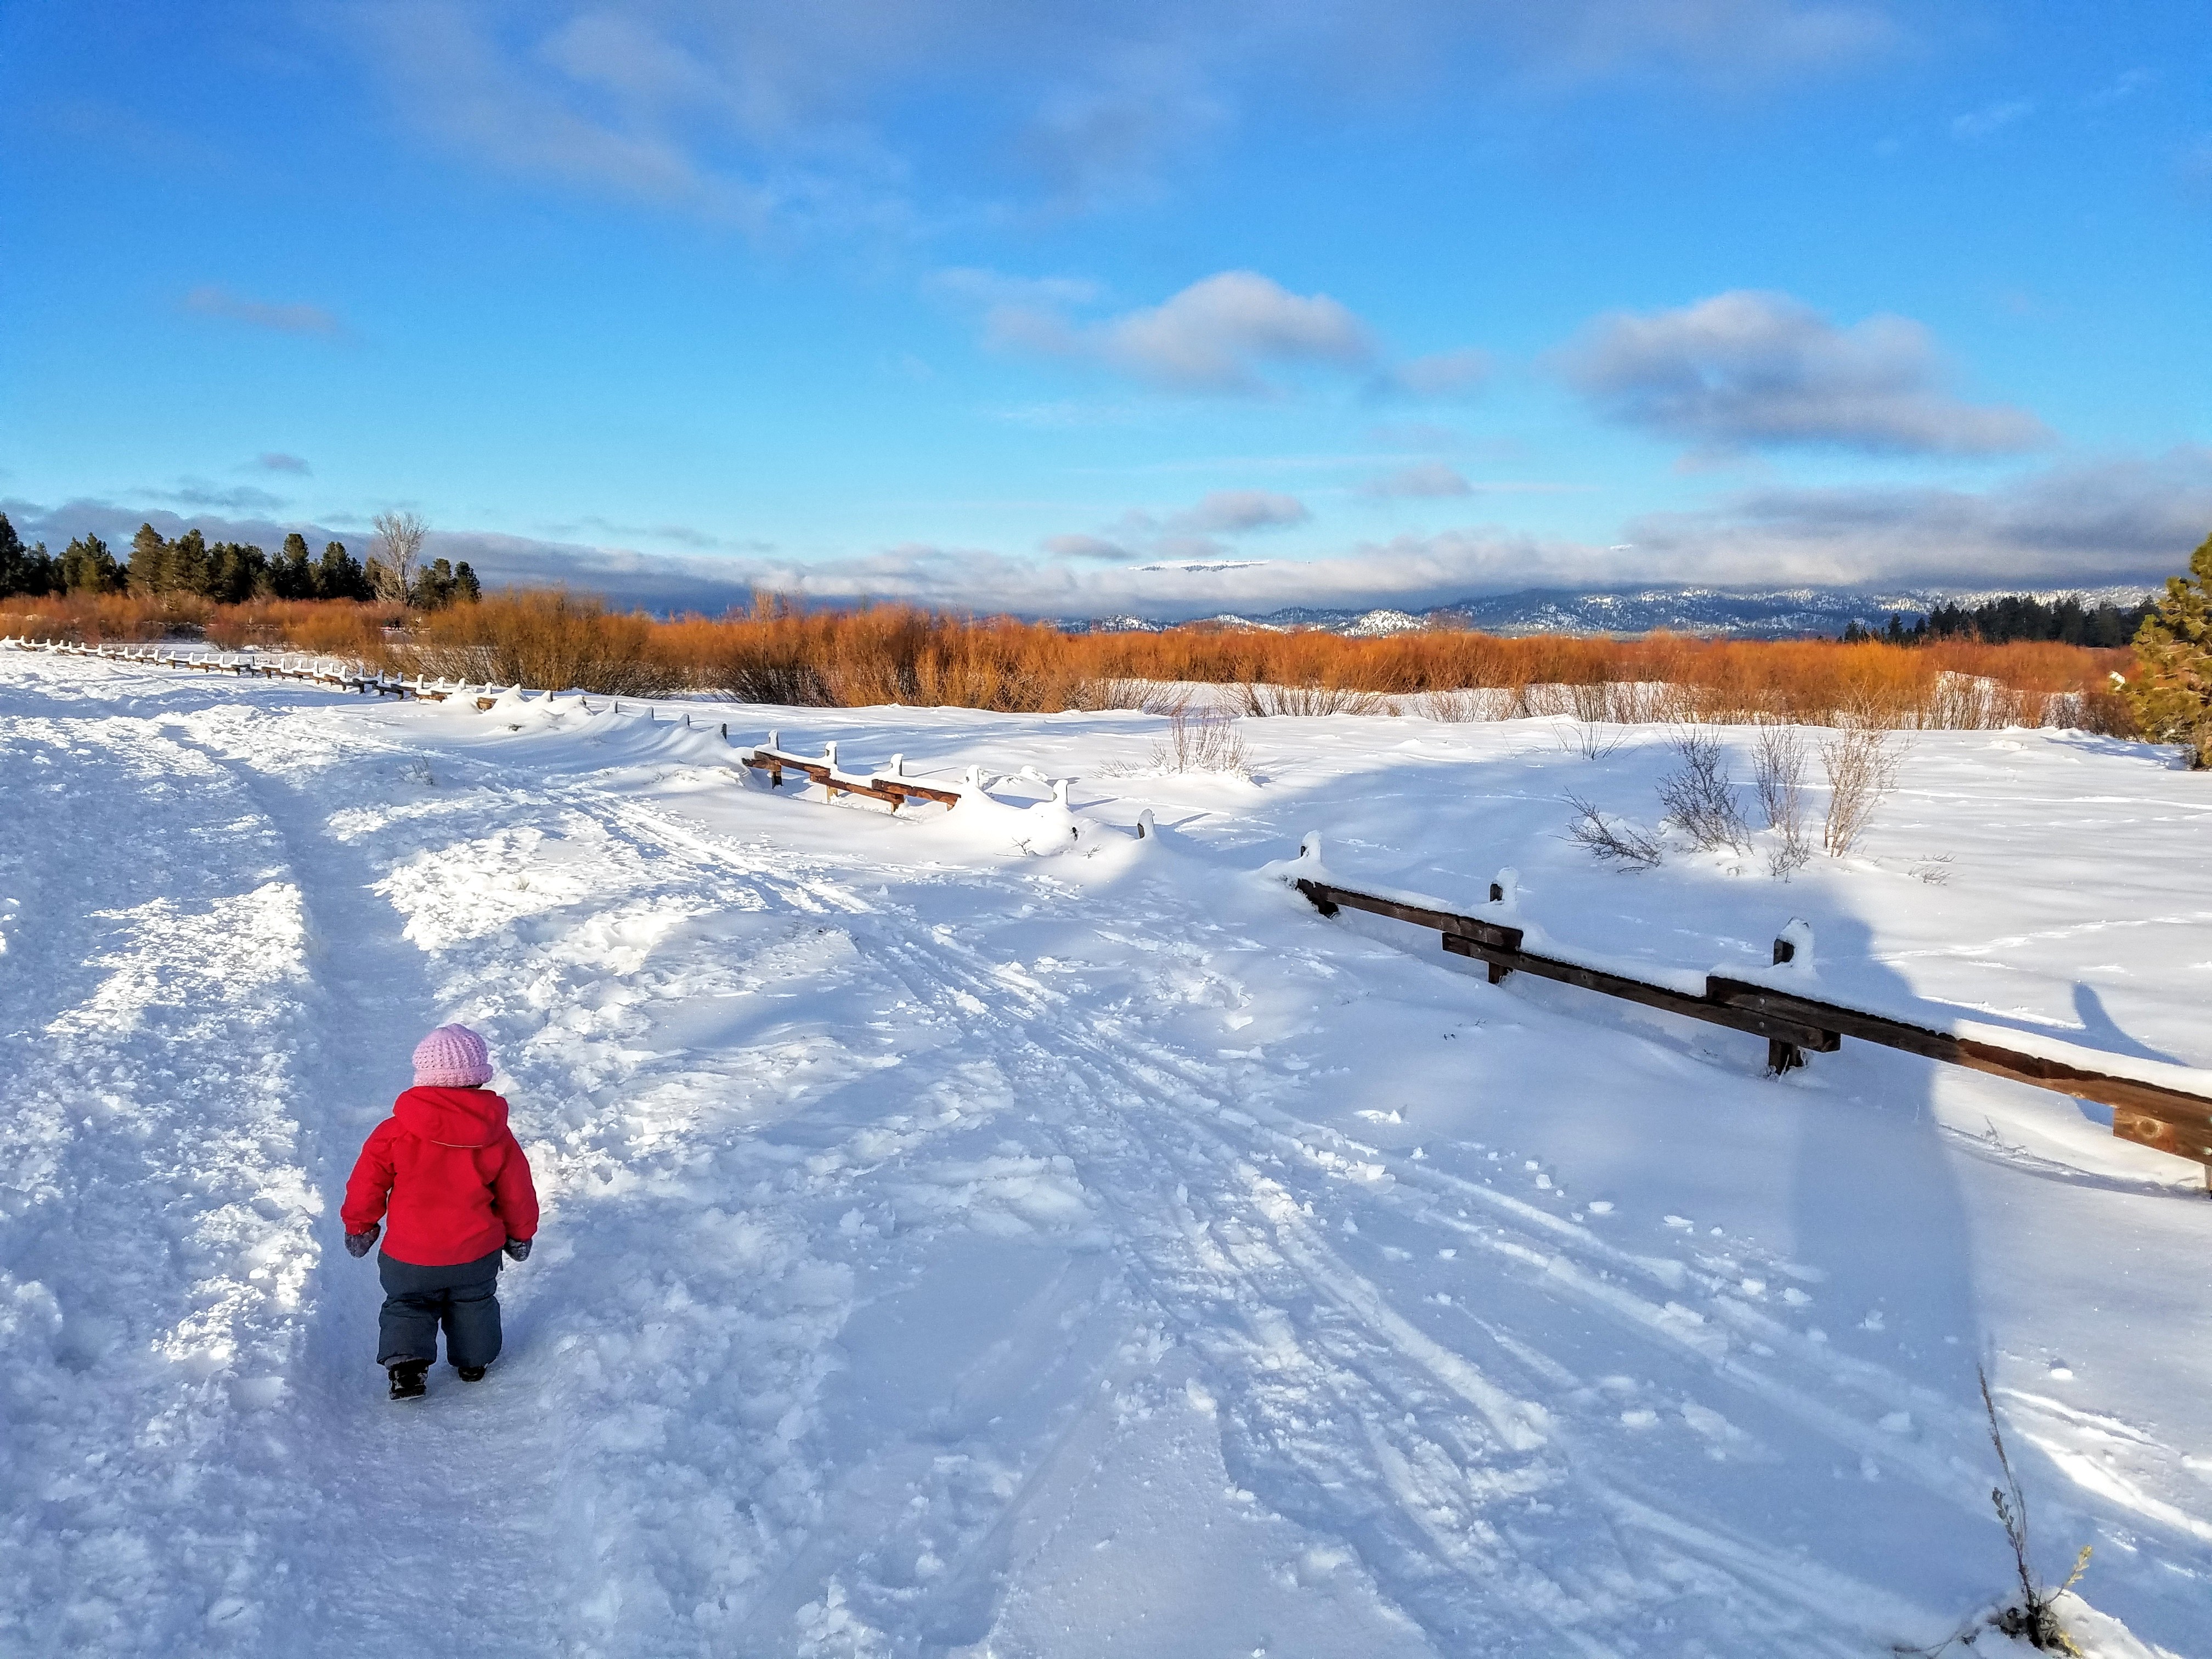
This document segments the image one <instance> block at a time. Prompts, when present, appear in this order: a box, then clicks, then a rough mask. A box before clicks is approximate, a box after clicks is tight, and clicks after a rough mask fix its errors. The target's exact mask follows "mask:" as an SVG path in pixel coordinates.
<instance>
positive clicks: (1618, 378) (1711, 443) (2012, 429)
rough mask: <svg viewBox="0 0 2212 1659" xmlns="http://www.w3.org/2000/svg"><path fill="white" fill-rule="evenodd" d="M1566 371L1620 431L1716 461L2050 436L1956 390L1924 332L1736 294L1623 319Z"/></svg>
mask: <svg viewBox="0 0 2212 1659" xmlns="http://www.w3.org/2000/svg"><path fill="white" fill-rule="evenodd" d="M1560 366H1561V368H1563V369H1564V371H1565V374H1566V377H1567V379H1568V380H1569V381H1570V382H1571V383H1572V384H1573V385H1574V386H1576V387H1577V388H1578V389H1579V390H1580V391H1581V392H1583V394H1584V395H1585V396H1586V397H1587V398H1589V400H1590V402H1591V404H1593V405H1595V407H1596V409H1597V410H1599V411H1600V412H1601V413H1602V414H1604V415H1605V416H1607V417H1608V418H1610V419H1613V420H1615V421H1619V422H1622V423H1623V424H1625V425H1628V426H1636V427H1641V428H1644V429H1645V430H1647V431H1650V432H1656V433H1657V434H1659V435H1662V436H1664V437H1668V438H1676V439H1680V440H1682V441H1686V442H1689V443H1692V444H1695V445H1698V446H1700V447H1704V448H1706V449H1708V450H1718V451H1723V452H1726V451H1732V450H1737V449H1742V448H1751V447H1765V446H1770V445H1826V446H1830V447H1838V448H1844V449H1857V450H1864V451H1869V452H1873V453H1923V454H1955V455H1988V454H2002V453H2011V452H2015V451H2018V450H2022V449H2027V448H2031V447H2034V446H2036V445H2038V444H2040V443H2043V442H2045V441H2048V440H2049V439H2050V437H2051V433H2050V431H2049V429H2048V428H2045V426H2044V424H2043V422H2040V421H2039V420H2037V419H2036V418H2035V416H2033V415H2031V414H2029V413H2028V412H2027V410H2022V409H2015V408H2010V407H2008V406H2006V405H2003V404H1968V403H1965V402H1962V401H1960V399H1958V398H1954V397H1953V396H1951V395H1950V394H1949V393H1948V392H1946V391H1944V390H1943V389H1942V379H1943V376H1942V360H1941V358H1940V357H1939V356H1938V354H1937V352H1936V344H1935V341H1934V340H1933V338H1932V337H1930V336H1929V332H1928V331H1927V330H1926V329H1925V328H1923V327H1922V326H1921V325H1919V324H1918V323H1916V322H1912V321H1911V320H1910V319H1906V318H1903V317H1889V316H1877V317H1869V319H1866V320H1865V321H1864V322H1862V323H1857V324H1854V325H1851V326H1850V327H1849V328H1838V327H1837V326H1836V325H1834V324H1833V323H1832V322H1830V321H1829V320H1828V319H1826V318H1825V317H1823V316H1821V315H1820V313H1818V312H1816V311H1814V309H1813V308H1812V307H1809V306H1808V305H1806V304H1804V303H1803V302H1802V301H1798V300H1795V299H1792V298H1791V297H1790V295H1786V294H1765V293H1756V292H1750V291H1746V290H1737V291H1735V292H1732V293H1728V294H1719V295H1714V296H1713V297H1712V298H1711V299H1709V300H1701V301H1698V302H1697V303H1696V304H1695V305H1691V306H1686V307H1682V308H1681V309H1680V310H1678V311H1666V312H1660V313H1655V314H1650V315H1643V316H1638V315H1632V314H1630V313H1613V314H1612V315H1609V316H1606V317H1602V318H1600V319H1598V320H1597V321H1596V322H1595V323H1594V324H1593V325H1591V326H1590V327H1589V329H1588V330H1586V331H1584V333H1583V336H1582V337H1581V338H1580V339H1579V340H1578V341H1577V342H1576V343H1575V344H1573V345H1572V346H1571V347H1570V348H1569V349H1567V350H1566V351H1565V353H1563V354H1562V355H1561V358H1560Z"/></svg>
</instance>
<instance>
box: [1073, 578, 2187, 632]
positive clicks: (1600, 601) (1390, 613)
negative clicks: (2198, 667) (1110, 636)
mask: <svg viewBox="0 0 2212 1659" xmlns="http://www.w3.org/2000/svg"><path fill="white" fill-rule="evenodd" d="M2148 591H2149V590H2148V588H2147V587H2144V586H2135V585H2132V584H2130V585H2127V586H2113V587H2092V588H2049V589H2039V590H2034V591H2033V592H2032V593H2030V594H2029V597H2033V598H2034V599H2041V600H2044V601H2045V602H2046V603H2047V602H2050V601H2051V600H2055V599H2063V598H2066V597H2068V596H2069V595H2070V596H2071V597H2073V598H2075V599H2080V600H2081V601H2082V602H2083V603H2084V604H2087V605H2100V604H2106V603H2111V604H2113V605H2133V604H2135V603H2136V601H2138V600H2139V599H2142V597H2143V595H2144V593H2145V592H2148ZM2008 592H2022V590H2020V589H2014V588H1988V589H1976V590H1966V589H1957V588H1900V589H1894V590H1887V591H1884V590H1877V589H1872V588H1863V587H1788V588H1769V589H1759V590H1746V589H1729V588H1717V587H1638V588H1625V589H1617V590H1600V589H1580V588H1546V587H1532V588H1524V589H1522V591H1521V592H1516V593H1490V594H1484V595H1482V596H1480V597H1479V598H1470V599H1459V600H1455V601H1454V602H1452V603H1450V604H1449V605H1437V606H1435V607H1434V608H1432V609H1431V610H1429V611H1423V612H1419V613H1415V612H1413V611H1395V610H1387V609H1378V610H1372V611H1352V610H1331V609H1326V608H1321V607H1316V606H1310V605H1291V606H1286V607H1285V608H1284V609H1282V610H1279V611H1267V612H1264V613H1261V614H1259V615H1255V616H1244V615H1242V614H1239V613H1237V612H1225V613H1223V614H1222V615H1219V616H1215V617H1205V618H1203V619H1202V620H1203V621H1204V622H1206V623H1211V624H1213V625H1215V626H1217V627H1224V628H1252V629H1267V630H1268V631H1271V632H1272V631H1279V630H1287V629H1299V628H1311V629H1322V630H1324V631H1326V632H1328V633H1331V634H1343V635H1350V636H1352V637H1355V638H1357V637H1362V636H1370V635H1383V634H1395V633H1402V632H1405V631H1407V630H1408V629H1419V628H1425V627H1429V626H1431V625H1434V624H1438V623H1441V624H1443V625H1446V626H1455V627H1462V628H1474V629H1481V630H1483V631H1484V632H1486V633H1492V634H1647V633H1650V632H1653V631H1654V630H1656V629H1671V630H1673V631H1675V632H1678V633H1684V634H1700V635H1723V636H1728V637H1733V638H1739V639H1787V638H1790V637H1792V636H1796V635H1834V634H1840V633H1842V632H1843V630H1844V627H1845V626H1846V625H1847V624H1849V623H1854V622H1858V623H1869V624H1872V625H1875V626H1877V627H1879V626H1881V625H1882V624H1884V623H1887V621H1888V620H1889V618H1890V617H1892V616H1901V617H1907V618H1911V617H1917V616H1921V615H1924V614H1925V613H1926V612H1928V611H1930V610H1933V609H1934V608H1935V607H1936V605H1942V604H1945V603H1948V602H1954V601H1955V602H1958V603H1961V604H1965V605H1975V604H1978V603H1980V602H1981V601H1983V600H1985V599H1996V598H1998V597H2000V596H2001V595H2002V594H2004V593H2008ZM1168 625H1169V624H1168V623H1164V622H1161V621H1158V620H1156V619H1148V618H1145V617H1133V616H1118V617H1101V618H1097V619H1094V620H1087V621H1079V622H1078V621H1066V622H1062V623H1060V626H1061V627H1063V628H1066V629H1068V630H1069V631H1070V632H1073V633H1104V632H1121V633H1127V632H1136V631H1150V630H1152V629H1158V628H1161V627H1164V626H1168Z"/></svg>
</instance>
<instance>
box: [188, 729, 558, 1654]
mask: <svg viewBox="0 0 2212 1659" xmlns="http://www.w3.org/2000/svg"><path fill="white" fill-rule="evenodd" d="M226 712H229V711H226ZM238 712H243V711H238ZM257 713H258V711H257ZM195 724H196V725H197V726H199V727H200V733H199V735H197V739H196V741H195V747H196V749H197V751H198V752H199V753H200V754H201V755H203V756H204V757H206V759H207V760H208V762H209V763H210V764H212V765H215V766H217V767H219V768H221V769H222V770H223V772H224V773H225V774H226V775H227V776H228V778H229V779H230V780H231V781H232V782H233V784H234V787H236V788H237V789H238V790H239V791H240V793H243V794H244V795H246V797H248V798H249V799H252V801H253V802H254V804H255V805H256V808H257V809H258V811H259V813H260V815H261V817H262V818H263V820H264V822H265V823H268V824H269V825H270V827H271V828H272V829H273V830H274V831H275V833H276V835H278V836H281V837H282V839H283V846H284V848H285V850H286V854H287V857H288V860H289V866H290V867H291V868H292V870H293V871H294V872H295V876H296V879H297V881H298V883H299V885H300V888H301V890H302V891H303V892H304V893H305V894H307V895H308V896H307V898H306V899H305V913H306V921H307V928H308V931H309V935H310V945H309V949H308V950H307V953H306V964H307V968H308V969H309V972H310V973H311V975H312V976H313V985H312V988H311V989H310V991H309V998H310V1001H311V1006H312V1009H313V1028H314V1036H313V1040H312V1041H311V1042H309V1043H308V1044H307V1053H306V1055H305V1057H304V1059H303V1062H302V1064H301V1067H300V1075H299V1079H298V1082H297V1085H296V1087H297V1089H298V1091H299V1112H300V1117H301V1124H302V1130H303V1133H302V1139H303V1141H304V1143H305V1145H306V1146H307V1149H308V1154H309V1156H308V1164H309V1170H310V1178H311V1180H312V1182H313V1186H314V1187H315V1188H316V1189H317V1190H318V1191H319V1192H320V1193H322V1194H325V1195H326V1196H327V1199H328V1200H329V1201H328V1204H327V1207H326V1210H325V1214H324V1216H323V1218H322V1221H321V1224H320V1225H319V1228H318V1229H317V1231H318V1233H319V1242H320V1244H321V1249H320V1252H319V1260H318V1261H317V1263H316V1267H315V1271H314V1273H313V1279H312V1281H311V1284H310V1286H309V1295H308V1304H309V1305H310V1306H311V1307H312V1309H313V1314H314V1317H313V1325H312V1328H311V1332H310V1334H309V1338H308V1340H307V1345H306V1352H305V1353H304V1355H303V1363H302V1365H301V1370H300V1373H299V1375H298V1378H297V1384H296V1388H297V1394H298V1397H299V1402H300V1404H299V1411H300V1413H301V1415H302V1416H303V1417H304V1418H305V1419H307V1423H308V1424H309V1425H311V1426H310V1427H309V1428H308V1429H307V1432H306V1433H305V1434H304V1436H303V1444H302V1455H303V1462H304V1464H305V1468H303V1469H302V1471H301V1474H302V1480H301V1489H302V1491H303V1492H307V1493H310V1494H312V1499H311V1504H310V1506H309V1510H308V1513H307V1515H305V1516H303V1517H302V1522H301V1527H300V1528H299V1530H298V1532H297V1533H296V1534H295V1535H294V1536H293V1537H292V1538H291V1539H290V1540H289V1542H288V1547H287V1548H286V1549H285V1550H284V1551H283V1556H284V1557H285V1558H286V1559H287V1565H289V1567H290V1568H291V1569H292V1574H293V1577H294V1582H295V1583H296V1584H297V1586H298V1592H297V1595H296V1598H295V1601H293V1603H292V1605H290V1606H289V1607H286V1608H285V1609H283V1614H282V1620H283V1623H284V1624H285V1625H287V1626H289V1627H290V1629H291V1631H292V1632H293V1633H294V1634H295V1638H296V1639H299V1640H302V1641H305V1642H307V1643H308V1644H310V1645H312V1646H314V1647H321V1646H324V1645H327V1644H346V1645H356V1644H369V1645H376V1644H386V1645H392V1646H404V1645H416V1644H423V1643H425V1642H428V1643H431V1644H441V1645H444V1646H446V1647H447V1648H448V1649H449V1650H453V1651H457V1652H464V1651H475V1652H485V1653H491V1652H505V1653H514V1654H527V1653H542V1652H550V1651H552V1650H553V1646H554V1636H553V1626H552V1623H551V1621H550V1618H549V1613H550V1607H549V1604H548V1602H547V1600H546V1598H545V1596H544V1593H543V1588H542V1585H541V1584H540V1583H538V1580H539V1579H540V1577H542V1571H543V1569H542V1565H541V1564H542V1563H543V1562H544V1560H545V1559H546V1558H547V1556H548V1555H549V1554H550V1538H549V1528H548V1523H547V1519H546V1517H547V1515H548V1512H549V1509H550V1503H549V1498H550V1483H551V1478H552V1472H553V1468H554V1465H555V1462H556V1454H555V1449H554V1447H553V1445H552V1443H551V1431H550V1425H549V1424H548V1423H546V1422H545V1420H544V1419H543V1418H542V1417H541V1416H540V1415H539V1414H538V1413H536V1412H535V1411H533V1410H532V1402H531V1401H529V1400H528V1399H527V1398H526V1397H525V1396H521V1395H519V1394H518V1393H517V1391H516V1390H514V1389H511V1388H506V1387H496V1388H495V1387H493V1386H491V1385H489V1384H487V1385H484V1387H483V1392H482V1394H481V1395H477V1394H470V1395H461V1394H459V1389H460V1387H461V1385H460V1384H459V1383H455V1382H453V1376H452V1373H451V1371H450V1370H447V1368H445V1367H444V1366H443V1365H442V1364H441V1367H440V1368H439V1382H440V1384H441V1388H440V1393H441V1398H439V1399H438V1400H437V1401H436V1402H435V1406H430V1405H429V1404H428V1402H426V1405H425V1407H424V1408H421V1409H414V1410H404V1411H403V1410H398V1409H395V1408H394V1407H393V1406H392V1403H391V1402H390V1401H387V1400H386V1399H385V1398H384V1389H383V1373H382V1372H381V1371H380V1370H378V1369H377V1366H376V1364H375V1358H376V1340H377V1337H376V1325H377V1309H378V1306H379V1304H380V1302H381V1300H382V1297H383V1291H382V1290H381V1288H380V1285H379V1284H378V1280H377V1274H376V1264H375V1258H374V1255H373V1254H372V1255H371V1256H370V1257H368V1259H365V1260H360V1261H356V1260H355V1259H354V1258H352V1257H351V1256H349V1255H347V1254H346V1253H345V1250H344V1249H343V1232H344V1228H343V1224H342V1223H341V1222H340V1221H339V1219H338V1215H337V1200H338V1198H339V1196H340V1195H341V1194H342V1193H343V1188H344V1183H345V1178H346V1176H347V1175H348V1173H349V1171H350V1170H351V1169H352V1167H353V1161H354V1158H355V1157H356V1154H357V1153H358V1152H359V1151H360V1147H361V1142H362V1139H364V1138H365V1137H366V1136H367V1134H368V1131H369V1130H370V1129H371V1128H372V1127H374V1125H375V1124H376V1122H377V1121H379V1120H380V1119H381V1118H382V1117H383V1116H384V1115H385V1114H386V1112H388V1111H389V1110H390V1109H391V1100H392V1095H393V1094H395V1093H396V1092H397V1091H398V1089H399V1088H403V1087H404V1086H405V1085H406V1082H407V1080H408V1055H409V1054H410V1051H411V1050H412V1048H413V1047H414V1045H415V1043H416V1041H418V1040H419V1039H420V1037H421V1036H422V1033H423V1032H424V1031H426V1030H429V1029H430V1027H431V1026H432V1025H435V1024H438V1023H439V1019H440V1012H439V1010H438V1006H437V1004H436V1002H435V1000H434V999H433V997H431V996H430V995H429V994H428V990H427V987H424V985H423V984H422V978H423V975H422V952H421V951H419V950H417V949H416V947H415V946H414V945H411V944H409V943H408V942H407V941H406V940H405V939H404V938H402V937H401V933H400V929H399V926H398V923H399V917H398V915H397V913H396V912H395V911H394V910H393V908H392V906H391V905H390V904H389V903H387V902H385V901H384V900H383V899H382V898H380V896H377V895H376V893H375V892H374V890H373V888H372V884H371V881H370V880H369V877H370V876H371V874H372V872H371V871H370V870H368V868H366V867H364V861H363V860H361V858H360V857H359V855H358V854H357V853H356V852H355V851H354V850H353V849H352V848H349V847H347V846H346V845H345V844H344V843H343V841H341V840H339V839H338V838H337V837H335V836H333V835H332V834H331V829H330V819H331V812H330V811H327V810H326V808H325V803H322V802H319V801H317V800H316V799H314V798H313V794H312V793H311V792H310V790H309V789H308V788H307V787H302V786H301V784H299V783H298V782H295V781H294V779H293V777H292V775H290V774H291V773H292V772H293V771H294V770H295V768H294V767H283V768H282V769H264V766H266V765H267V764H268V763H270V762H271V761H277V762H279V763H281V762H283V761H284V760H290V761H293V762H295V763H296V762H298V761H299V760H300V759H301V757H300V756H299V755H298V754H297V753H296V752H295V753H290V754H288V753H287V752H286V750H285V748H284V747H283V746H281V745H272V744H270V743H268V742H267V741H266V737H265V726H266V724H267V721H266V717H262V718H261V719H258V720H254V721H253V723H252V726H249V727H246V728H244V729H240V725H239V723H238V722H237V721H235V720H219V721H216V722H214V723H213V724H215V726H216V730H215V732H211V733H210V732H207V731H206V727H207V726H208V725H209V724H210V722H205V721H203V722H196V723H195ZM226 728H228V729H226ZM217 744H222V746H221V747H217V746H216V745H217ZM371 752H372V755H374V753H375V751H374V750H372V751H371ZM332 758H333V759H336V760H338V761H340V762H341V763H343V762H344V761H351V762H352V763H353V765H354V767H355V768H358V767H359V766H360V764H361V762H362V759H363V758H366V757H362V756H360V755H359V754H358V753H356V754H355V755H350V756H348V755H344V754H343V752H341V754H340V755H339V756H337V757H332ZM373 764H374V762H373V761H372V765H373ZM331 770H334V768H333V769H326V771H325V775H326V776H327V775H330V771H331ZM354 775H355V776H356V777H359V776H360V773H359V772H357V771H356V772H355V774H354ZM372 775H373V774H372ZM502 1288H503V1291H505V1294H504V1295H503V1297H502V1300H503V1301H508V1302H511V1301H512V1300H513V1275H512V1274H509V1275H507V1284H506V1285H504V1286H503V1287H502ZM510 1322H511V1316H510ZM506 1382H507V1378H505V1377H502V1378H501V1383H502V1384H504V1383H506ZM448 1395H451V1396H453V1397H446V1396H448ZM487 1447H492V1448H495V1449H496V1455H495V1456H492V1457H487V1456H485V1455H484V1452H485V1449H487ZM459 1561H465V1562H468V1563H469V1564H470V1569H469V1574H470V1587H469V1589H468V1592H467V1593H466V1594H465V1595H441V1594H438V1593H436V1592H435V1590H434V1589H431V1588H430V1587H435V1586H438V1585H441V1584H443V1583H450V1582H451V1574H452V1571H453V1563H455V1562H459ZM404 1586H415V1587H417V1588H416V1589H415V1590H414V1591H413V1592H412V1593H402V1594H398V1595H395V1591H397V1590H399V1589H400V1587H404Z"/></svg>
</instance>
